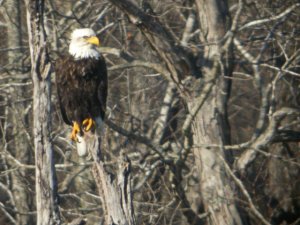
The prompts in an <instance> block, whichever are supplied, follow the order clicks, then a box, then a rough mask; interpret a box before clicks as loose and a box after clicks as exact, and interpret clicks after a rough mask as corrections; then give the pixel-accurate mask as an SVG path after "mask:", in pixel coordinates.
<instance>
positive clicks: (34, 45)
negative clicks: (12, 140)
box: [26, 0, 61, 225]
mask: <svg viewBox="0 0 300 225" xmlns="http://www.w3.org/2000/svg"><path fill="white" fill-rule="evenodd" d="M26 6H27V26H28V34H29V45H30V55H31V76H32V81H33V135H34V148H35V165H36V208H37V224H38V225H42V224H43V225H49V224H61V221H60V215H59V210H58V205H57V204H58V196H57V183H56V177H55V168H54V160H53V148H52V143H51V138H50V134H51V104H50V103H51V102H50V101H51V76H50V75H51V63H50V61H49V57H48V54H47V47H46V34H45V30H44V23H43V18H44V1H43V0H36V1H34V0H28V1H26Z"/></svg>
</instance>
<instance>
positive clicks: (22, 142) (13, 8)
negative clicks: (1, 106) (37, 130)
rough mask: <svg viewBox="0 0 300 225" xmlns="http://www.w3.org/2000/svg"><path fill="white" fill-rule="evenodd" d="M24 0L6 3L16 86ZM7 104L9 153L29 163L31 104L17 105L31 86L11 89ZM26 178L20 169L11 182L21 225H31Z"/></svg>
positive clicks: (8, 44)
mask: <svg viewBox="0 0 300 225" xmlns="http://www.w3.org/2000/svg"><path fill="white" fill-rule="evenodd" d="M20 4H21V1H20V0H11V1H7V2H5V4H4V5H5V7H6V10H7V15H9V18H7V25H8V27H9V29H7V32H6V34H7V46H8V47H9V48H11V49H17V50H15V51H8V52H7V59H8V63H9V66H8V68H10V69H11V70H13V71H14V73H13V74H12V76H11V78H10V81H11V82H12V83H13V82H14V81H15V78H14V75H15V74H16V73H18V71H23V68H22V63H21V62H22V60H21V59H22V57H23V52H22V49H18V48H20V47H21V46H22V42H21V37H22V30H21V15H22V11H21V5H20ZM23 12H24V11H23ZM22 77H23V79H22V80H21V81H22V82H26V79H28V75H27V74H24V73H22ZM9 89H10V90H9V94H8V96H7V97H8V102H9V103H10V105H11V107H8V110H9V113H8V117H7V118H6V119H7V120H8V121H9V122H10V123H12V124H14V126H13V129H12V133H11V134H8V136H7V137H6V138H7V139H8V140H6V142H7V143H9V144H8V150H9V152H11V153H12V154H13V155H14V156H15V157H16V158H17V159H18V160H19V161H21V162H23V163H26V164H27V163H29V155H30V153H29V150H30V145H29V140H28V138H27V136H26V127H29V122H28V113H27V112H26V107H27V106H28V103H26V102H18V101H19V100H20V99H23V98H26V90H27V89H28V86H25V87H24V86H23V87H22V86H21V87H18V88H15V87H13V86H10V87H9ZM24 177H26V170H24V169H22V168H19V169H18V170H16V171H15V172H14V173H12V174H11V179H12V190H13V196H14V198H15V207H16V209H17V211H18V212H21V213H18V214H16V221H17V223H18V224H29V223H30V221H29V220H30V215H28V214H26V213H27V212H29V211H30V209H29V202H28V200H29V198H28V191H27V188H26V184H24Z"/></svg>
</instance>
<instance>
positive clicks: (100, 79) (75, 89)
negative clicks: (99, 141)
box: [55, 55, 107, 125]
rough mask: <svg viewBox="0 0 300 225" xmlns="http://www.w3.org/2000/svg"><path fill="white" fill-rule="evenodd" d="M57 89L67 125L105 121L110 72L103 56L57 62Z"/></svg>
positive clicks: (72, 58)
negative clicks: (90, 119) (86, 120)
mask: <svg viewBox="0 0 300 225" xmlns="http://www.w3.org/2000/svg"><path fill="white" fill-rule="evenodd" d="M55 72H56V85H57V93H58V99H59V104H60V108H61V112H62V117H63V120H64V122H65V123H67V124H69V125H72V124H73V122H77V123H78V124H82V122H83V120H85V119H87V118H92V119H93V120H96V118H99V117H100V118H101V119H102V120H103V119H104V116H105V108H106V97H107V70H106V64H105V60H104V58H103V57H102V56H100V57H99V58H98V59H95V58H84V59H78V60H75V59H74V57H73V56H71V55H69V56H64V57H61V58H60V59H59V60H57V62H56V66H55Z"/></svg>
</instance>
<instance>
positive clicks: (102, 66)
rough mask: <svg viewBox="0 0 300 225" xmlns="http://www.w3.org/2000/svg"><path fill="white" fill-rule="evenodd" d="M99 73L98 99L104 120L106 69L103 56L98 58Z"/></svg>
mask: <svg viewBox="0 0 300 225" xmlns="http://www.w3.org/2000/svg"><path fill="white" fill-rule="evenodd" d="M99 66H100V67H99V70H98V71H99V73H100V74H99V75H100V76H101V81H100V83H99V86H98V100H99V102H100V105H101V112H100V113H101V118H102V119H103V120H104V117H105V110H106V98H107V69H106V63H105V59H104V58H103V57H101V58H100V65H99Z"/></svg>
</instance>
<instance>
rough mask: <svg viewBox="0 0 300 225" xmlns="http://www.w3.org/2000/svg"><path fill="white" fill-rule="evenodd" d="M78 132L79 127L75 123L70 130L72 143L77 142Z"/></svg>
mask: <svg viewBox="0 0 300 225" xmlns="http://www.w3.org/2000/svg"><path fill="white" fill-rule="evenodd" d="M78 132H80V127H79V124H78V123H77V122H73V129H72V133H71V139H72V140H73V141H76V142H77V141H78V138H77V133H78Z"/></svg>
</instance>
